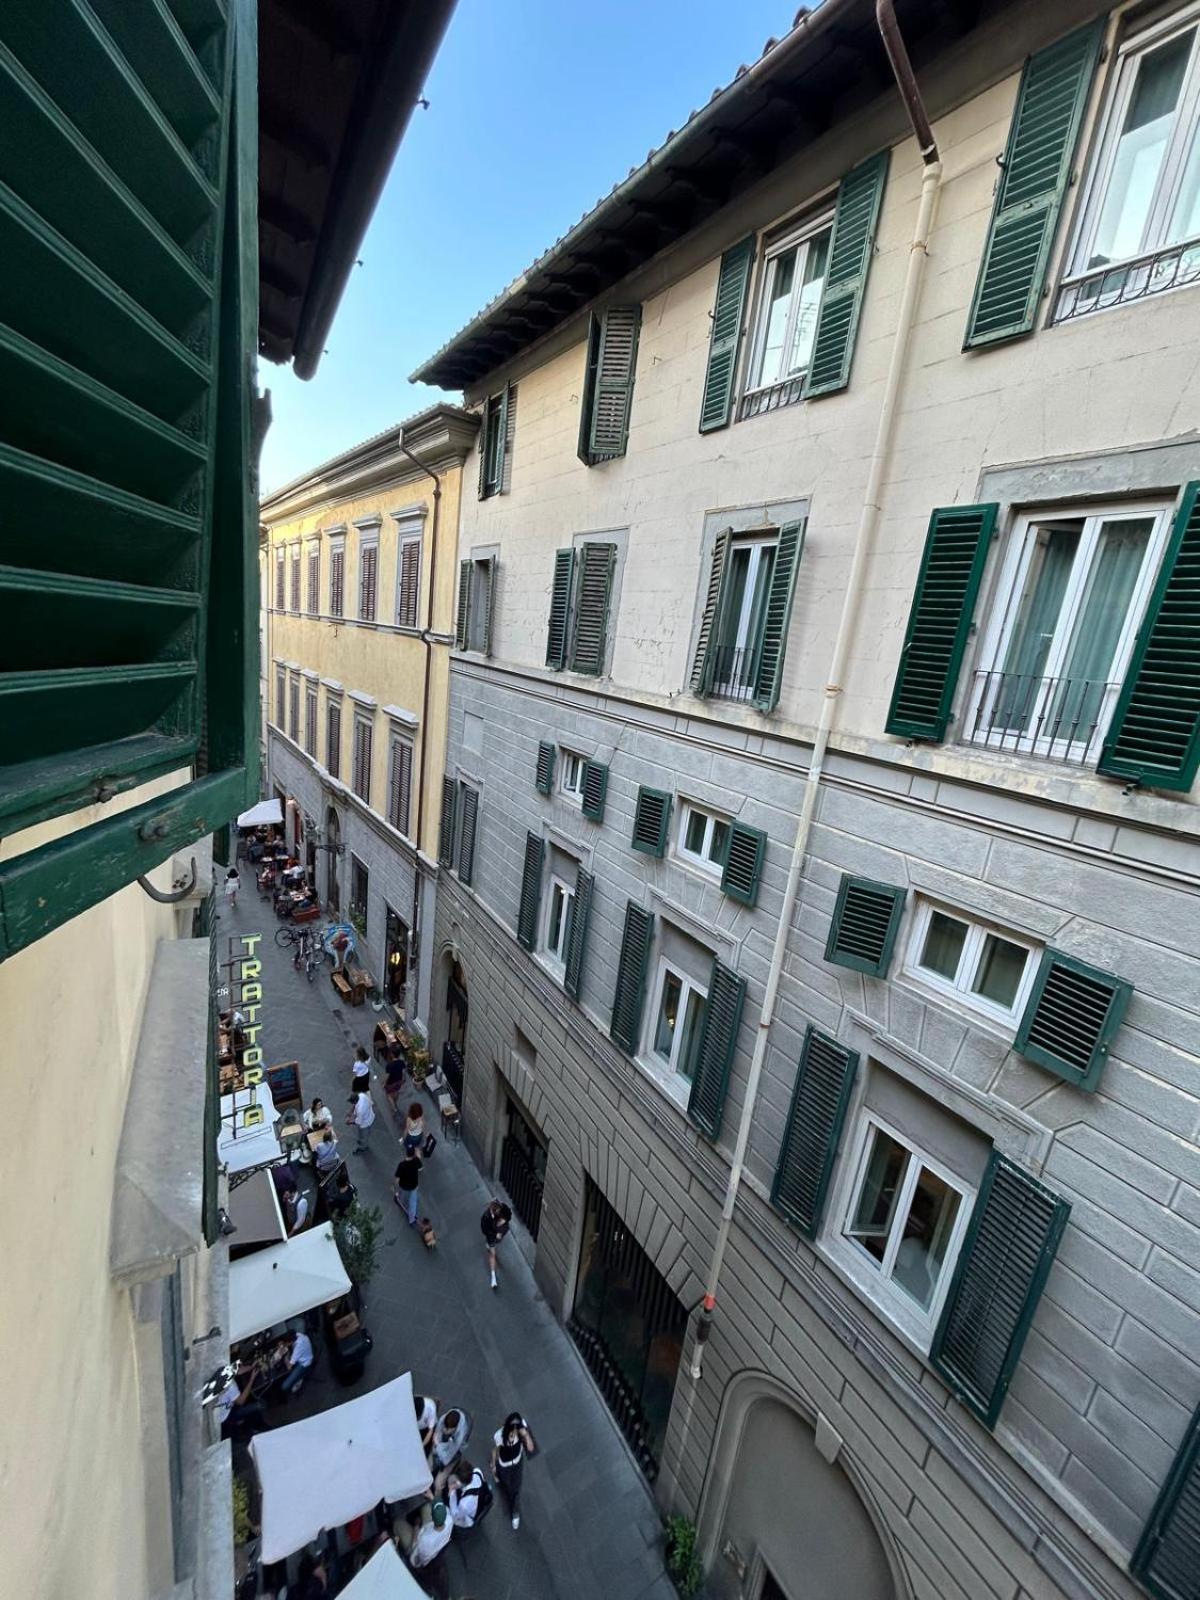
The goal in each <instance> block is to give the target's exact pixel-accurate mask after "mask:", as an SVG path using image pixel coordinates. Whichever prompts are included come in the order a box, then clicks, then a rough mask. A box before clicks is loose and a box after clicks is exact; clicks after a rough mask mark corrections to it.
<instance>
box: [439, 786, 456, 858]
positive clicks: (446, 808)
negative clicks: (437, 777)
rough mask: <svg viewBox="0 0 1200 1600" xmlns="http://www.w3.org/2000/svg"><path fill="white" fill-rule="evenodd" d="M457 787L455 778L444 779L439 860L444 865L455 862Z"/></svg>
mask: <svg viewBox="0 0 1200 1600" xmlns="http://www.w3.org/2000/svg"><path fill="white" fill-rule="evenodd" d="M456 792H457V791H456V789H455V784H454V779H453V778H443V779H442V825H441V829H440V831H439V833H438V860H439V861H440V862H441V864H442V866H443V867H449V866H453V864H454V801H455V795H456Z"/></svg>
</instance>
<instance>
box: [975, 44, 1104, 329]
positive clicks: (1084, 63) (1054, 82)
mask: <svg viewBox="0 0 1200 1600" xmlns="http://www.w3.org/2000/svg"><path fill="white" fill-rule="evenodd" d="M1105 22H1106V19H1105V18H1103V17H1101V18H1099V19H1098V20H1097V21H1096V22H1094V23H1089V24H1088V26H1087V27H1085V28H1079V29H1077V30H1076V31H1075V32H1074V33H1069V34H1068V35H1067V37H1066V38H1065V39H1060V40H1059V41H1058V42H1057V44H1052V45H1050V46H1049V48H1048V49H1045V50H1040V51H1039V52H1038V53H1037V55H1035V56H1030V58H1029V60H1028V61H1027V62H1026V63H1025V71H1024V72H1023V73H1022V75H1021V87H1020V89H1019V90H1018V91H1017V104H1016V109H1015V111H1014V112H1013V120H1012V126H1011V127H1010V129H1009V133H1008V145H1007V147H1006V149H1005V151H1004V156H1003V158H1002V161H1001V167H1000V181H999V183H998V184H997V186H996V200H995V204H994V206H993V209H992V220H991V223H990V225H989V227H988V236H987V243H986V244H985V245H984V249H983V260H982V262H981V263H980V267H979V277H978V279H977V280H976V283H975V298H974V300H973V301H972V302H971V314H970V317H969V318H968V320H967V336H966V339H965V340H964V342H963V348H964V349H966V350H970V349H972V348H974V347H976V346H979V345H985V344H999V343H1000V342H1001V341H1002V340H1005V339H1014V338H1016V337H1017V335H1018V334H1022V333H1028V332H1029V331H1030V329H1031V328H1032V327H1033V324H1034V322H1035V320H1036V318H1037V308H1038V301H1039V300H1040V298H1041V294H1042V286H1043V285H1044V283H1045V281H1046V269H1047V267H1048V266H1049V262H1050V252H1051V250H1052V248H1053V246H1054V235H1055V232H1056V230H1057V227H1058V217H1059V212H1060V211H1061V210H1062V203H1063V196H1064V195H1065V194H1066V191H1067V185H1068V184H1069V183H1070V181H1071V169H1072V166H1073V164H1074V159H1075V146H1076V144H1077V143H1078V140H1079V128H1080V124H1081V123H1082V121H1083V114H1084V109H1085V107H1086V106H1087V100H1088V92H1089V90H1090V89H1091V85H1092V76H1093V74H1094V72H1095V70H1096V60H1097V57H1098V55H1099V50H1100V40H1101V37H1102V35H1103V33H1104V27H1105Z"/></svg>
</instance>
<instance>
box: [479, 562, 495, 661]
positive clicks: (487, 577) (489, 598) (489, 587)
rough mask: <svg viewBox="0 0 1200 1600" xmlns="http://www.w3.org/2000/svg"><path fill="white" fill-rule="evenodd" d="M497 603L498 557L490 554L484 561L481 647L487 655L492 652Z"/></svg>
mask: <svg viewBox="0 0 1200 1600" xmlns="http://www.w3.org/2000/svg"><path fill="white" fill-rule="evenodd" d="M495 603H496V558H495V556H489V557H488V558H487V560H486V561H485V562H484V563H483V628H482V630H481V632H482V638H481V639H480V641H479V648H480V649H481V650H482V651H483V653H484V655H485V656H490V655H491V653H492V616H493V613H494V611H495Z"/></svg>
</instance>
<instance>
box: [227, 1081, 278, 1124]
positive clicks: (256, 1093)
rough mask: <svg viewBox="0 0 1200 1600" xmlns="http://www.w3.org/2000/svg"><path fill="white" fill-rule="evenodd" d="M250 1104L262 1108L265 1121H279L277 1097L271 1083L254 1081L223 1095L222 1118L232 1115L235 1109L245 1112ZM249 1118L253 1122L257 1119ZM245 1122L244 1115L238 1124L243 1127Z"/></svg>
mask: <svg viewBox="0 0 1200 1600" xmlns="http://www.w3.org/2000/svg"><path fill="white" fill-rule="evenodd" d="M250 1106H253V1107H255V1108H256V1109H261V1111H262V1121H263V1122H270V1123H272V1124H274V1123H276V1122H278V1120H279V1113H278V1111H276V1109H275V1097H274V1095H273V1094H272V1093H271V1085H270V1084H269V1083H252V1084H250V1085H248V1086H247V1087H246V1088H245V1089H235V1090H234V1091H233V1093H232V1094H223V1095H222V1096H221V1119H222V1121H224V1120H225V1118H226V1117H231V1116H232V1115H233V1113H234V1112H235V1111H243V1112H244V1111H245V1110H246V1109H247V1107H250ZM249 1120H250V1122H251V1124H253V1123H254V1121H255V1120H256V1119H255V1118H253V1117H251V1118H250V1119H249ZM245 1122H246V1118H245V1117H244V1116H243V1117H242V1118H241V1120H240V1121H239V1123H238V1126H239V1127H241V1126H242V1125H243V1124H244V1123H245Z"/></svg>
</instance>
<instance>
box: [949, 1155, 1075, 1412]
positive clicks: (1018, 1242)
mask: <svg viewBox="0 0 1200 1600" xmlns="http://www.w3.org/2000/svg"><path fill="white" fill-rule="evenodd" d="M1070 1211H1071V1207H1070V1206H1069V1205H1068V1203H1067V1202H1066V1201H1065V1200H1063V1199H1062V1198H1061V1197H1060V1196H1058V1195H1056V1194H1052V1193H1051V1192H1050V1190H1049V1189H1046V1188H1044V1187H1043V1186H1042V1184H1040V1183H1038V1182H1036V1180H1035V1179H1033V1178H1031V1177H1030V1176H1029V1175H1028V1173H1026V1172H1023V1171H1022V1170H1021V1168H1020V1167H1018V1166H1015V1165H1014V1164H1013V1162H1011V1161H1009V1160H1008V1159H1007V1158H1006V1157H1005V1156H1002V1155H1000V1153H999V1152H998V1151H995V1150H993V1152H992V1154H991V1157H990V1159H989V1161H988V1166H987V1171H986V1172H985V1173H984V1177H983V1185H982V1187H981V1188H980V1191H979V1197H978V1199H977V1200H976V1201H975V1208H974V1210H973V1211H972V1213H971V1222H970V1226H969V1227H968V1229H967V1237H966V1240H965V1241H964V1243H963V1247H962V1251H961V1253H960V1255H959V1258H958V1265H957V1266H956V1268H955V1270H954V1279H953V1281H952V1283H951V1285H950V1293H949V1295H948V1296H947V1299H946V1304H945V1307H944V1309H943V1311H942V1316H941V1320H940V1322H939V1323H938V1329H937V1333H936V1334H935V1335H934V1340H933V1348H932V1349H931V1350H930V1352H929V1359H930V1362H931V1364H932V1365H933V1367H934V1368H935V1369H936V1371H938V1372H939V1373H941V1375H942V1377H943V1378H945V1380H946V1382H947V1383H948V1384H949V1385H950V1387H951V1389H952V1390H953V1391H954V1393H955V1394H956V1395H957V1396H958V1398H959V1399H960V1400H961V1401H962V1403H963V1404H964V1405H965V1406H966V1407H967V1409H968V1410H970V1411H973V1412H974V1413H975V1415H976V1416H977V1417H978V1418H979V1419H980V1420H981V1421H982V1422H983V1423H985V1424H986V1426H987V1427H989V1428H990V1427H992V1426H993V1425H994V1424H995V1421H996V1418H997V1417H998V1416H999V1415H1000V1407H1001V1406H1002V1405H1003V1403H1004V1396H1005V1394H1006V1392H1007V1390H1008V1385H1009V1381H1010V1379H1011V1378H1012V1375H1013V1371H1014V1369H1015V1367H1016V1365H1017V1361H1018V1360H1019V1358H1020V1355H1021V1346H1022V1345H1023V1344H1024V1343H1025V1336H1026V1334H1027V1333H1028V1332H1029V1325H1030V1323H1031V1322H1032V1321H1033V1314H1034V1312H1035V1311H1036V1309H1037V1303H1038V1300H1039V1299H1040V1298H1041V1293H1042V1289H1043V1287H1044V1286H1045V1282H1046V1278H1047V1276H1048V1274H1049V1272H1050V1268H1051V1266H1052V1264H1053V1262H1054V1253H1055V1251H1056V1250H1057V1249H1058V1241H1059V1239H1060V1238H1061V1237H1062V1231H1063V1229H1064V1228H1065V1227H1066V1225H1067V1217H1068V1216H1069V1215H1070Z"/></svg>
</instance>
